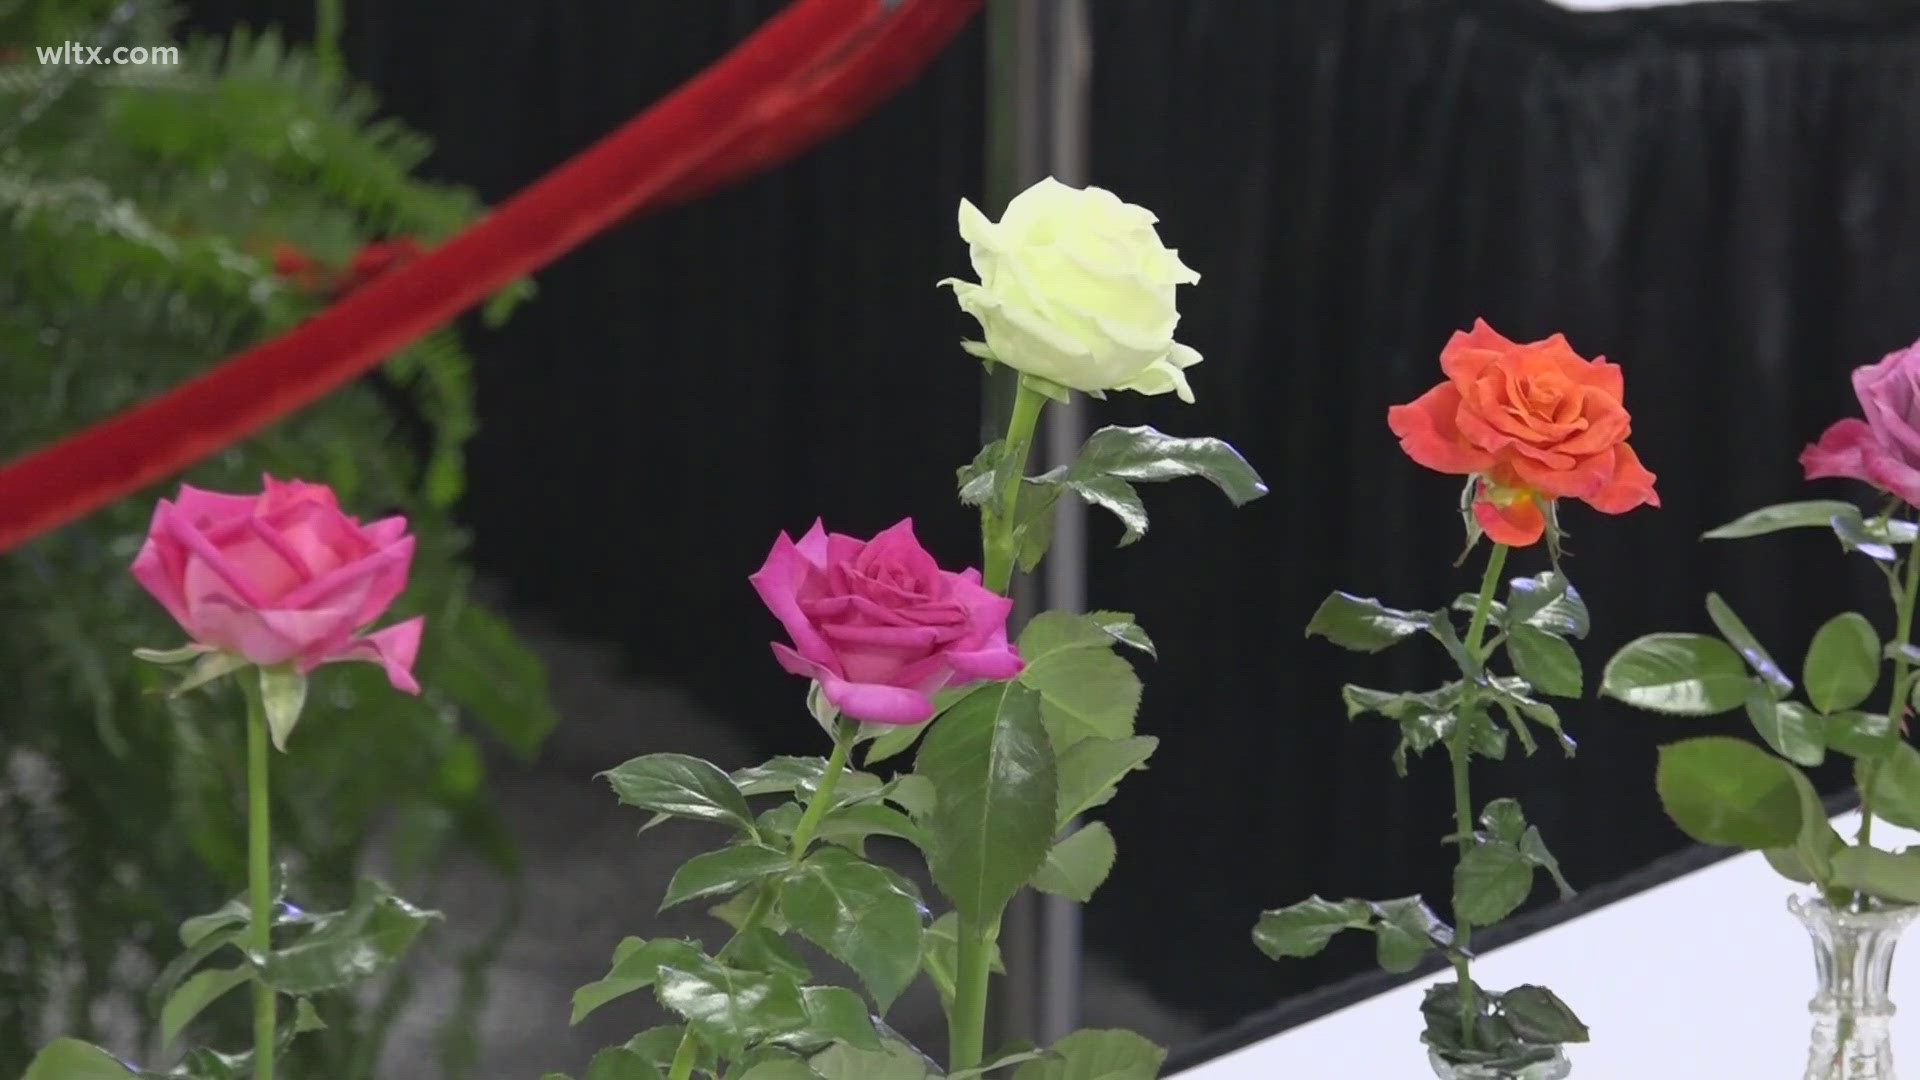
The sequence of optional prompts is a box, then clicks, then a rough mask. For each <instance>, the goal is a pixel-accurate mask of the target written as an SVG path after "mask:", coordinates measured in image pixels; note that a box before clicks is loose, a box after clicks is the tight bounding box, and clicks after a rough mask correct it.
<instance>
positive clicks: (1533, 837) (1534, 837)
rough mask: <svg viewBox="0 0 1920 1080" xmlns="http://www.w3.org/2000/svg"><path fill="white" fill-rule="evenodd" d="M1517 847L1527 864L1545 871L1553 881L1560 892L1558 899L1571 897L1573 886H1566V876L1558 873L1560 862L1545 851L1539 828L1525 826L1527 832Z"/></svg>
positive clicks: (1551, 853) (1544, 842) (1545, 845)
mask: <svg viewBox="0 0 1920 1080" xmlns="http://www.w3.org/2000/svg"><path fill="white" fill-rule="evenodd" d="M1518 846H1519V848H1520V854H1521V855H1523V856H1525V857H1526V860H1527V861H1528V862H1530V863H1532V864H1533V865H1535V866H1537V867H1539V868H1540V869H1542V870H1545V871H1546V872H1547V876H1548V877H1550V878H1552V879H1553V886H1554V888H1556V889H1559V890H1560V899H1562V900H1566V899H1569V898H1570V897H1572V896H1573V886H1572V885H1569V884H1567V878H1566V875H1564V874H1562V873H1561V872H1560V860H1558V859H1556V858H1554V857H1553V852H1551V851H1548V850H1547V842H1546V840H1545V839H1543V838H1542V837H1541V836H1540V827H1539V826H1537V825H1529V826H1527V831H1526V832H1525V833H1523V834H1521V836H1520V843H1519V845H1518Z"/></svg>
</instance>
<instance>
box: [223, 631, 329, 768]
mask: <svg viewBox="0 0 1920 1080" xmlns="http://www.w3.org/2000/svg"><path fill="white" fill-rule="evenodd" d="M217 655H219V654H217V653H216V654H210V657H211V656H217ZM259 670H260V705H261V707H262V709H263V710H264V711H265V712H266V714H267V730H268V731H269V732H271V733H272V735H273V745H274V749H276V750H280V751H282V752H285V750H286V749H287V736H289V735H292V734H293V728H294V725H295V724H298V723H299V722H300V710H301V708H302V707H304V706H305V705H306V703H307V677H306V676H305V675H302V674H300V673H299V672H298V671H295V670H294V669H293V666H292V665H291V664H275V665H271V666H267V665H263V666H261V668H260V669H259Z"/></svg>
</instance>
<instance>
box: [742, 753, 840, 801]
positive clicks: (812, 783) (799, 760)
mask: <svg viewBox="0 0 1920 1080" xmlns="http://www.w3.org/2000/svg"><path fill="white" fill-rule="evenodd" d="M826 774H827V759H826V758H820V757H776V758H770V759H768V760H767V761H766V763H764V764H761V765H755V766H753V767H751V768H747V769H736V770H734V772H733V775H732V776H730V777H728V779H729V780H731V781H732V782H733V786H734V787H735V788H737V789H738V790H739V792H740V794H742V795H745V796H749V797H751V796H754V795H781V794H786V793H789V792H795V791H799V792H805V793H806V794H808V795H812V793H813V791H814V789H816V788H818V787H819V786H820V778H821V777H823V776H825V775H826Z"/></svg>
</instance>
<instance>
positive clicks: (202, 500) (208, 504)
mask: <svg viewBox="0 0 1920 1080" xmlns="http://www.w3.org/2000/svg"><path fill="white" fill-rule="evenodd" d="M259 501H260V497H259V496H258V495H227V494H223V493H221V492H218V491H202V490H201V489H199V488H197V487H194V486H193V485H191V484H181V485H180V494H179V495H176V496H175V497H174V506H175V507H176V508H177V509H178V510H179V511H180V513H181V514H183V515H185V516H186V518H187V520H189V521H192V522H196V523H200V522H212V521H226V520H231V519H233V518H240V517H252V516H253V508H254V504H255V503H257V502H259Z"/></svg>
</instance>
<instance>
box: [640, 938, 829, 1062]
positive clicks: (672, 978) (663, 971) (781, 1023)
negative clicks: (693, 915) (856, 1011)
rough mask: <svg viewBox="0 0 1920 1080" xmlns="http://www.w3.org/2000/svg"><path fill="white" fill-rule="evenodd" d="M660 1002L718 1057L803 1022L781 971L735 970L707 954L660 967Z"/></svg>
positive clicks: (801, 1007)
mask: <svg viewBox="0 0 1920 1080" xmlns="http://www.w3.org/2000/svg"><path fill="white" fill-rule="evenodd" d="M656 993H658V995H659V997H660V1004H662V1005H664V1006H666V1007H667V1008H668V1009H670V1010H672V1011H673V1012H676V1013H678V1014H680V1015H681V1016H682V1017H684V1018H685V1019H686V1021H687V1024H688V1025H689V1026H690V1027H692V1028H693V1030H694V1031H695V1032H696V1033H697V1034H698V1035H699V1036H700V1039H701V1041H702V1042H705V1043H706V1044H707V1045H708V1046H711V1047H713V1049H714V1051H715V1053H717V1054H719V1055H720V1056H721V1057H726V1058H733V1057H738V1056H739V1055H740V1053H741V1051H742V1050H743V1049H744V1048H746V1047H748V1046H752V1045H754V1044H756V1043H761V1042H766V1041H768V1040H770V1039H772V1038H774V1037H776V1036H779V1035H783V1034H785V1033H787V1032H791V1031H796V1030H799V1029H800V1028H803V1027H805V1026H806V1023H807V1012H806V1006H805V1003H804V1001H803V1000H802V998H801V997H800V988H799V987H798V986H795V985H794V983H793V981H792V980H791V979H788V978H787V977H786V976H784V975H772V974H768V973H766V972H759V971H740V970H738V969H736V968H732V967H728V966H726V965H724V964H721V963H718V962H716V961H714V960H711V959H709V958H707V957H704V956H702V957H700V958H698V962H697V963H695V964H692V965H690V966H689V967H688V968H686V969H684V970H683V969H681V968H677V967H672V966H662V967H661V968H660V981H659V983H658V984H657V989H656Z"/></svg>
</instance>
